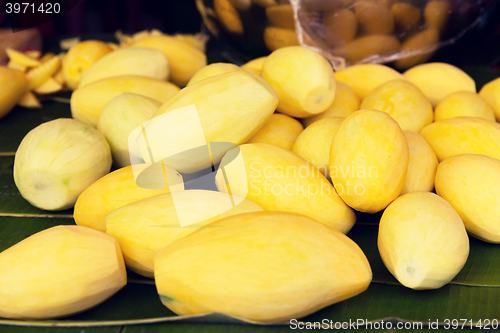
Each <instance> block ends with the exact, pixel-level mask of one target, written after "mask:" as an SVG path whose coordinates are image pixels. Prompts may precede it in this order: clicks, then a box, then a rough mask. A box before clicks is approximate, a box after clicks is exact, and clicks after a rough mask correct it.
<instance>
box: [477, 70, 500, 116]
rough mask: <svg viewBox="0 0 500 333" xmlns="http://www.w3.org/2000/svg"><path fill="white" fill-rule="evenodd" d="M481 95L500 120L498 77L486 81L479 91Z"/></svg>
mask: <svg viewBox="0 0 500 333" xmlns="http://www.w3.org/2000/svg"><path fill="white" fill-rule="evenodd" d="M479 96H481V97H482V98H483V99H484V100H485V101H486V102H487V103H488V104H489V105H490V106H491V107H492V108H493V111H494V112H495V117H496V119H497V121H498V120H500V77H499V78H497V79H495V80H493V81H490V82H488V83H486V84H485V85H484V86H483V87H482V88H481V90H480V91H479Z"/></svg>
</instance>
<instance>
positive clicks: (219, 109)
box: [141, 71, 278, 173]
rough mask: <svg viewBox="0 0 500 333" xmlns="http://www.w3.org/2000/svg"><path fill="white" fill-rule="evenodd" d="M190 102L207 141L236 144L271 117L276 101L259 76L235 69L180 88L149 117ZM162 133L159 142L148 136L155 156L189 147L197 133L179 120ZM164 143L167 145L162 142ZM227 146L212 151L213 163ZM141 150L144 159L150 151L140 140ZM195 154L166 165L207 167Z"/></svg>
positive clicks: (189, 169)
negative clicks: (181, 124)
mask: <svg viewBox="0 0 500 333" xmlns="http://www.w3.org/2000/svg"><path fill="white" fill-rule="evenodd" d="M193 104H194V106H195V107H196V110H197V114H198V119H199V121H200V124H201V127H202V129H203V133H204V137H205V140H206V142H208V143H213V142H226V143H232V144H234V145H239V144H242V143H245V142H247V141H248V140H249V139H250V138H251V137H252V136H253V135H254V134H255V133H256V132H257V131H258V130H259V129H260V128H261V127H262V126H263V125H264V123H265V122H266V121H267V120H268V119H269V117H271V115H272V114H273V112H274V110H275V109H276V105H277V104H278V97H277V96H276V94H275V92H274V91H273V89H272V88H271V87H270V86H269V84H268V83H267V82H266V81H264V80H263V79H262V78H261V77H259V76H257V75H254V74H250V73H247V72H245V71H234V72H230V73H226V74H221V75H217V76H214V77H211V78H208V79H205V80H202V81H199V82H197V83H193V84H192V85H189V86H188V87H186V88H184V89H182V90H181V91H180V92H179V93H178V94H176V95H174V96H173V97H172V98H171V99H170V100H168V101H167V102H166V103H165V104H163V105H162V106H161V107H160V109H159V110H158V111H157V112H156V113H155V114H154V116H153V118H152V120H153V121H154V118H155V117H159V116H161V115H163V114H167V113H169V112H171V111H174V110H177V109H179V108H182V107H187V106H190V105H193ZM165 132H166V133H165V135H164V136H162V137H160V138H159V142H157V141H155V140H154V139H152V138H149V137H148V139H149V145H150V147H151V150H152V153H153V155H154V156H156V157H157V158H158V159H160V158H165V157H168V156H171V155H173V151H175V150H176V149H177V148H176V147H179V146H181V145H184V146H185V145H188V146H189V142H190V141H192V140H194V139H196V134H197V133H194V131H193V129H192V128H191V127H189V126H180V125H179V124H178V121H175V122H174V123H172V125H169V126H168V131H165ZM167 142H168V143H169V145H168V146H167V145H165V143H167ZM190 148H191V147H190ZM230 148H232V147H230V146H229V145H228V148H227V149H222V150H220V151H214V150H212V151H211V153H212V158H213V163H215V164H216V163H218V162H219V161H220V160H221V159H222V157H223V156H224V154H225V153H226V151H227V150H229V149H230ZM141 149H142V154H143V157H144V158H145V160H146V161H147V158H148V155H149V153H148V150H147V149H146V146H145V145H144V142H143V141H141ZM198 155H199V154H198ZM198 155H196V154H189V153H186V155H185V158H184V160H181V161H170V160H169V161H167V162H166V163H171V164H168V165H169V166H170V167H172V168H174V169H175V170H177V171H179V172H182V173H184V172H186V173H192V172H196V171H200V170H203V169H204V168H206V167H207V165H205V163H204V161H203V159H204V156H198ZM208 166H210V165H208Z"/></svg>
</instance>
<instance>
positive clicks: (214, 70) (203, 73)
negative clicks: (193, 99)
mask: <svg viewBox="0 0 500 333" xmlns="http://www.w3.org/2000/svg"><path fill="white" fill-rule="evenodd" d="M239 70H240V67H238V66H236V65H235V64H229V63H224V62H217V63H214V64H210V65H207V66H205V67H203V68H202V69H200V70H199V71H197V72H196V74H194V75H193V77H192V78H191V80H189V82H188V83H187V85H188V86H189V85H190V84H193V83H195V82H198V81H201V80H203V79H206V78H209V77H212V76H216V75H219V74H224V73H229V72H234V71H239Z"/></svg>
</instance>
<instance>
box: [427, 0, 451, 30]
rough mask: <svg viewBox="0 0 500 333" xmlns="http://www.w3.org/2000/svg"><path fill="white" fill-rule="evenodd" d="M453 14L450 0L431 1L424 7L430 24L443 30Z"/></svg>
mask: <svg viewBox="0 0 500 333" xmlns="http://www.w3.org/2000/svg"><path fill="white" fill-rule="evenodd" d="M450 14H451V3H450V2H449V1H448V0H437V1H429V2H427V4H426V5H425V8H424V18H425V21H426V23H427V24H428V26H430V27H433V28H436V29H438V30H439V31H441V30H443V28H444V27H445V25H446V23H447V22H448V18H449V16H450Z"/></svg>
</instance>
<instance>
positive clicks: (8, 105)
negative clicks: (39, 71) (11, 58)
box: [0, 66, 26, 118]
mask: <svg viewBox="0 0 500 333" xmlns="http://www.w3.org/2000/svg"><path fill="white" fill-rule="evenodd" d="M0 87H2V89H0V118H3V117H4V116H5V115H7V114H8V113H9V112H10V111H11V110H12V109H13V108H14V106H15V105H16V104H17V102H18V101H19V100H20V99H21V96H23V94H24V93H25V91H26V78H25V76H24V73H23V72H21V71H18V70H15V69H10V68H7V67H4V66H0Z"/></svg>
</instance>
